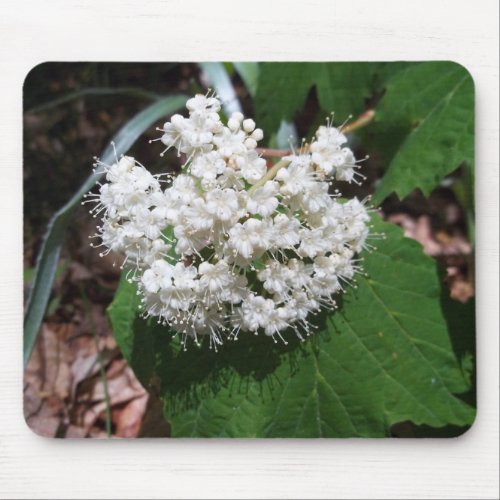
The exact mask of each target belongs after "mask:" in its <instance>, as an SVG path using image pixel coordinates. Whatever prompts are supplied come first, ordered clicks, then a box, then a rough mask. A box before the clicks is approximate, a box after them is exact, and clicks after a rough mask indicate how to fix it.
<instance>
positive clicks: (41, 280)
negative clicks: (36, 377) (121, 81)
mask: <svg viewBox="0 0 500 500" xmlns="http://www.w3.org/2000/svg"><path fill="white" fill-rule="evenodd" d="M185 102H186V97H185V96H182V95H173V96H169V97H164V98H162V99H159V100H157V101H156V102H154V103H153V104H151V105H149V106H148V107H147V108H145V109H144V110H143V111H141V112H140V113H138V114H137V115H136V116H135V117H134V118H132V119H131V120H130V121H129V122H127V123H126V124H125V125H124V126H123V127H122V128H121V129H120V130H119V131H118V132H117V134H116V135H115V137H114V138H113V141H114V143H115V148H116V154H117V155H120V154H125V153H126V152H127V151H128V150H129V148H130V147H131V146H132V145H133V144H134V143H135V141H136V140H137V138H138V137H139V136H140V135H141V134H142V133H143V132H144V131H145V130H146V129H147V128H148V127H150V126H151V125H152V124H153V123H154V122H156V121H157V120H159V119H160V118H161V117H163V116H165V115H168V114H170V113H173V112H174V111H176V110H177V109H179V108H180V107H181V106H182V105H184V103H185ZM114 158H115V152H114V149H113V147H112V146H111V144H110V145H109V146H108V147H107V148H106V149H105V150H104V152H103V154H102V156H101V160H102V161H103V162H104V163H108V164H109V163H113V161H114ZM98 179H99V175H95V174H92V175H90V176H89V177H88V178H87V180H86V181H85V182H84V183H83V184H82V185H81V187H80V189H79V190H78V191H77V192H76V193H75V194H74V196H73V197H72V198H71V199H70V200H69V201H68V203H66V205H64V206H63V207H62V208H61V209H60V210H59V211H57V212H56V213H55V215H54V216H53V217H52V219H51V221H50V222H49V225H48V228H47V232H46V234H45V238H44V241H43V245H42V248H41V250H40V253H39V254H38V258H37V264H36V271H35V276H34V280H33V286H32V288H31V292H30V296H29V298H28V303H27V307H26V314H25V317H24V346H23V360H24V365H25V366H26V364H27V363H28V360H29V358H30V356H31V352H32V350H33V346H34V345H35V340H36V337H37V335H38V331H39V328H40V324H41V322H42V319H43V315H44V313H45V309H46V307H47V304H48V301H49V297H50V292H51V287H52V283H53V281H54V275H55V272H56V269H57V263H58V260H59V254H60V250H61V245H62V242H63V240H64V235H65V232H66V228H67V226H68V224H69V223H70V222H71V220H72V217H73V210H74V208H75V207H76V206H77V205H78V203H79V202H80V200H81V198H82V196H83V195H84V194H85V193H86V192H88V191H89V190H90V189H91V188H92V187H93V186H94V185H95V182H96V181H97V180H98Z"/></svg>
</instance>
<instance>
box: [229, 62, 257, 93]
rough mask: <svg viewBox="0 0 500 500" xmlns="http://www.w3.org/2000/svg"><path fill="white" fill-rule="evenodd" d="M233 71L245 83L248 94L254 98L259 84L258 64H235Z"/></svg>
mask: <svg viewBox="0 0 500 500" xmlns="http://www.w3.org/2000/svg"><path fill="white" fill-rule="evenodd" d="M234 69H235V70H236V71H237V73H238V74H239V75H240V77H241V79H242V80H243V82H244V83H245V87H246V88H247V90H248V93H249V94H250V95H251V96H252V97H255V94H256V92H257V86H258V83H259V71H260V69H259V63H256V62H235V63H234Z"/></svg>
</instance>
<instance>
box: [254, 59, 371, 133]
mask: <svg viewBox="0 0 500 500" xmlns="http://www.w3.org/2000/svg"><path fill="white" fill-rule="evenodd" d="M377 67H378V66H377V64H376V63H344V62H341V63H262V64H261V68H260V73H259V83H258V87H257V94H256V96H255V109H256V116H257V123H258V124H259V126H260V127H261V128H263V129H264V130H265V131H267V132H268V133H269V134H270V133H272V132H273V131H276V130H277V129H278V126H279V124H280V122H281V121H282V120H286V121H292V120H293V117H294V114H295V113H296V112H297V111H298V110H300V109H302V107H303V105H304V103H305V101H306V97H307V95H308V93H309V91H310V90H311V89H312V88H313V87H314V88H315V89H316V92H317V95H318V100H319V104H320V107H321V109H322V111H323V113H324V114H325V116H327V115H328V114H329V113H330V112H332V111H334V112H335V118H336V120H337V121H338V122H342V121H344V120H345V119H346V118H347V117H348V116H349V115H350V114H354V115H356V114H358V113H360V112H361V111H363V109H364V107H365V99H366V98H368V97H370V95H371V93H372V84H373V80H374V71H375V69H376V68H377Z"/></svg>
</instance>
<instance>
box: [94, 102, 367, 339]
mask: <svg viewBox="0 0 500 500" xmlns="http://www.w3.org/2000/svg"><path fill="white" fill-rule="evenodd" d="M187 109H188V110H189V117H188V118H185V117H183V116H181V115H174V116H173V117H172V119H171V121H170V122H167V123H166V124H165V125H164V128H163V129H161V130H162V131H163V135H162V137H161V138H160V139H159V140H161V141H162V142H163V143H164V144H165V146H166V148H167V149H170V148H175V149H176V150H177V151H178V154H179V155H180V154H183V155H186V158H187V159H186V162H185V164H184V167H183V170H182V173H180V174H179V175H177V176H175V177H169V176H167V177H168V180H167V182H168V183H169V184H168V186H167V187H166V188H165V189H162V186H161V182H162V180H161V179H160V178H159V176H153V175H151V174H150V173H149V172H148V171H147V170H146V168H144V167H143V166H142V165H140V164H139V163H138V162H137V161H135V160H134V159H133V158H131V157H126V156H125V157H122V158H121V159H120V160H119V161H117V162H116V163H115V164H113V165H112V166H109V167H105V168H106V180H107V182H106V183H104V184H102V185H101V186H100V191H99V193H98V194H96V195H93V196H95V197H96V198H97V200H96V199H95V198H94V199H91V201H98V204H97V206H96V207H95V208H94V210H93V212H94V214H95V215H97V214H98V213H104V216H103V218H102V221H103V223H102V226H101V227H100V229H99V233H98V234H97V235H96V236H98V237H99V238H100V239H101V241H102V243H101V245H102V246H104V247H106V248H107V250H106V251H105V252H109V251H116V252H122V253H124V254H125V256H126V263H127V265H128V266H130V267H131V269H132V270H133V271H132V273H131V275H132V277H131V278H130V279H132V280H135V281H136V282H137V285H138V289H139V293H140V294H141V295H142V301H143V309H144V314H145V315H146V316H155V317H158V320H159V321H160V322H163V323H165V324H168V325H169V326H170V327H171V328H173V329H174V330H175V331H177V332H179V333H181V335H182V339H183V342H184V345H185V343H186V339H187V338H188V337H189V338H193V339H194V340H195V342H196V343H198V341H199V337H200V336H203V335H209V336H210V340H211V342H210V345H211V346H212V345H213V346H215V347H217V346H218V345H220V344H221V343H222V342H223V340H224V339H226V338H228V339H236V338H237V337H238V334H239V332H240V331H244V332H253V333H255V334H258V333H259V332H264V333H265V334H266V335H268V336H271V337H273V339H274V340H275V341H276V339H277V338H281V339H282V340H283V341H285V340H284V338H283V336H282V333H283V332H284V331H285V330H286V329H291V330H293V331H295V333H296V335H297V336H298V337H299V338H300V339H304V337H305V336H307V335H309V334H310V333H311V331H312V329H313V327H312V326H311V324H310V322H309V321H308V318H309V317H310V315H313V314H316V313H317V312H318V311H319V310H320V308H321V307H327V308H334V307H335V301H334V300H333V298H332V296H333V295H334V294H336V293H338V292H340V291H341V290H342V282H348V281H349V280H351V279H352V278H353V276H354V273H355V272H356V270H357V265H356V259H355V255H356V254H357V253H358V252H359V251H361V250H362V248H363V246H364V245H365V240H366V237H367V235H368V231H369V229H368V221H369V216H368V214H367V210H366V208H365V206H364V204H363V203H361V202H360V201H358V200H357V199H356V198H354V199H352V200H350V201H347V202H340V201H338V194H331V193H330V192H329V185H330V184H331V182H332V181H333V179H336V180H345V181H348V182H350V181H352V180H355V177H356V173H357V169H358V167H359V166H358V165H357V164H356V162H355V159H354V156H353V154H352V152H351V150H350V149H349V148H347V147H345V144H346V138H345V136H344V135H343V134H342V133H341V132H340V131H339V130H338V129H337V128H335V127H332V126H330V124H328V126H323V127H320V128H319V130H318V132H317V134H316V138H315V140H314V141H313V142H312V143H311V144H310V146H309V147H308V148H304V149H303V150H302V151H301V152H300V154H293V155H291V156H286V157H284V158H283V159H282V160H281V161H280V162H279V163H278V164H277V165H275V166H274V167H273V168H271V169H270V170H268V169H267V166H266V161H265V160H264V159H263V158H261V157H260V156H259V154H258V153H257V150H256V147H257V142H258V141H259V140H261V139H262V137H263V133H262V130H260V129H258V128H255V123H254V121H253V120H250V119H246V120H245V119H244V118H243V115H242V114H241V113H233V114H232V115H231V117H230V118H229V120H228V122H227V125H224V124H223V123H222V121H221V119H220V115H219V111H220V102H219V101H218V99H216V98H215V97H209V96H202V95H197V96H196V97H194V98H192V99H190V100H189V101H188V102H187ZM162 154H163V153H162ZM357 175H360V174H357ZM361 177H362V176H361ZM89 196H92V195H89ZM129 275H130V274H129ZM309 319H310V318H309ZM285 342H286V341H285Z"/></svg>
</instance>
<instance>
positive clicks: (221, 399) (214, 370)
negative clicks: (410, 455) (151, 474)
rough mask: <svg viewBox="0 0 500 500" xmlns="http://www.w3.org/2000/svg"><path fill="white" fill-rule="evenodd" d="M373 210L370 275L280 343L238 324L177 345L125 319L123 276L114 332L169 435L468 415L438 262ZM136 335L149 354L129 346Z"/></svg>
mask: <svg viewBox="0 0 500 500" xmlns="http://www.w3.org/2000/svg"><path fill="white" fill-rule="evenodd" d="M374 219H375V229H374V230H375V231H381V232H383V233H384V234H385V235H386V239H383V240H380V242H379V244H378V249H377V250H374V251H373V252H371V253H367V254H366V255H365V268H366V271H367V273H368V276H364V275H361V276H359V278H358V282H357V288H356V289H354V288H349V289H348V290H347V292H346V293H345V295H344V296H343V298H342V299H341V307H340V310H339V311H337V312H336V313H335V314H332V315H330V316H323V317H322V318H320V319H319V320H318V325H319V328H320V330H319V331H318V333H317V334H316V335H315V336H314V337H311V338H310V339H308V341H307V342H306V343H305V344H301V343H300V342H298V341H296V340H295V339H293V334H292V333H291V334H289V335H288V336H289V337H290V342H289V344H288V345H287V346H285V345H282V344H274V343H273V342H272V340H271V339H269V338H267V337H265V336H262V335H261V336H258V337H255V336H253V335H243V334H241V335H240V340H239V341H238V342H226V344H225V345H224V346H223V347H222V348H221V349H220V350H219V352H218V353H214V352H212V351H211V350H209V349H208V346H207V345H206V343H205V345H203V346H202V347H201V348H196V347H195V346H194V345H192V346H191V347H190V348H188V349H187V351H184V350H183V349H182V348H181V346H180V345H179V341H178V340H175V339H172V337H171V335H170V333H169V331H168V329H166V328H162V327H158V326H157V325H156V326H152V324H148V323H147V322H146V321H144V320H141V319H138V318H137V317H135V318H134V319H133V315H132V314H130V309H131V307H132V306H133V305H134V302H133V301H132V298H133V297H134V293H135V288H134V286H133V285H130V284H128V283H126V282H124V281H123V282H122V284H121V286H120V290H119V292H118V294H117V296H116V298H115V301H114V303H113V305H112V307H111V309H110V317H111V321H112V324H113V328H114V332H115V336H116V339H117V341H118V344H119V345H120V347H121V348H122V350H123V352H124V355H125V356H126V358H127V359H128V361H129V362H130V363H131V366H132V368H133V369H134V370H135V371H136V372H137V373H139V374H140V377H142V379H144V374H145V373H146V374H147V377H146V378H148V379H149V380H152V379H153V378H158V379H159V380H160V386H159V391H160V395H161V396H162V397H163V399H164V402H165V414H166V417H167V420H168V421H169V422H170V423H171V425H172V435H173V436H178V437H186V436H203V437H351V436H367V437H383V436H387V435H389V434H390V429H391V426H392V425H393V424H395V423H398V422H403V421H412V422H413V423H414V424H416V425H428V426H432V427H443V426H446V425H449V424H451V425H455V426H465V425H468V424H471V423H472V421H473V419H474V415H475V411H474V409H473V408H472V406H470V405H469V404H467V403H465V402H464V401H463V400H462V399H460V398H458V397H457V395H458V394H462V393H465V392H466V391H468V390H469V389H470V383H469V380H468V379H469V373H468V368H467V364H468V362H469V361H470V358H469V360H464V361H463V364H464V367H461V366H460V364H459V362H458V361H457V356H456V354H455V352H454V350H453V345H452V341H451V339H450V334H449V331H448V321H449V318H447V316H446V314H447V308H446V307H442V306H441V294H442V289H441V286H440V285H441V283H440V280H439V277H438V273H437V269H436V264H435V262H434V261H433V260H432V259H431V258H430V257H428V256H426V255H424V254H423V252H422V248H421V246H420V245H419V244H418V243H416V242H415V241H413V240H409V239H407V238H404V237H403V234H402V231H401V229H399V228H398V227H396V226H393V225H391V224H386V223H382V222H381V221H380V220H379V218H378V217H375V218H374ZM457 307H459V305H457ZM455 313H456V308H455V309H454V314H455ZM471 333H473V332H470V331H469V332H468V335H469V336H470V334H471ZM136 344H137V345H139V346H144V344H146V345H147V346H149V347H147V348H144V347H140V348H141V349H143V352H144V349H145V350H146V352H147V353H148V354H147V355H145V356H143V355H134V347H133V346H134V345H136ZM153 359H154V361H152V360H153ZM462 368H464V369H462ZM153 375H154V377H153Z"/></svg>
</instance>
